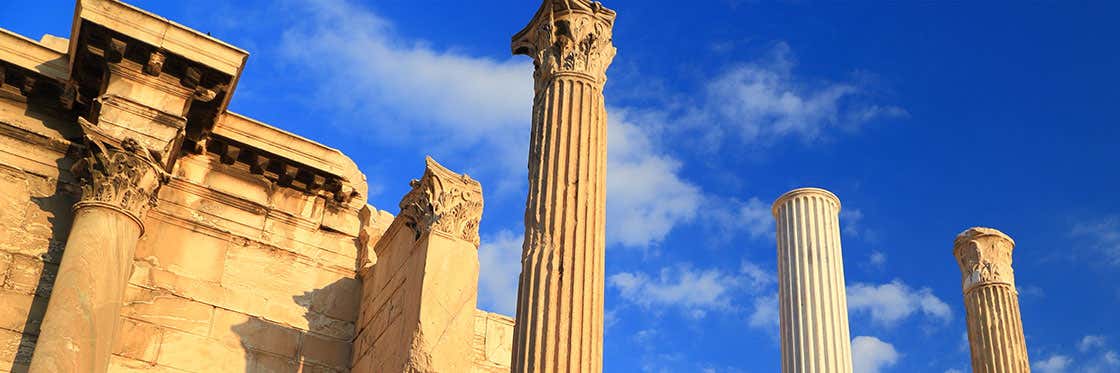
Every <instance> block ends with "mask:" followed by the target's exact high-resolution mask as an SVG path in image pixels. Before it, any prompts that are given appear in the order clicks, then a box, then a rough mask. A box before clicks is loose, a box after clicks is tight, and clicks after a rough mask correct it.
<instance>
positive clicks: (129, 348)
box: [113, 318, 163, 363]
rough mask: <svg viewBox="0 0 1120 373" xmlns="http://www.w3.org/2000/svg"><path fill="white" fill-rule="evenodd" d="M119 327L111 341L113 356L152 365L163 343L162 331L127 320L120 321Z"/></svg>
mask: <svg viewBox="0 0 1120 373" xmlns="http://www.w3.org/2000/svg"><path fill="white" fill-rule="evenodd" d="M119 325H120V326H119V327H118V328H119V329H117V335H116V340H115V341H113V354H115V355H120V356H123V357H127V358H130V359H135V360H141V361H146V362H149V363H154V362H155V361H156V356H157V354H158V353H159V346H160V344H162V343H163V330H162V329H160V328H159V327H157V326H155V325H153V324H149V323H145V322H139V321H136V320H132V319H128V318H124V319H122V320H121V321H120V324H119Z"/></svg>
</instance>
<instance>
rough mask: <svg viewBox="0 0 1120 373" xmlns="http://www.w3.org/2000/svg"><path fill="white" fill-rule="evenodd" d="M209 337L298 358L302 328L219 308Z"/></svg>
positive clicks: (215, 311)
mask: <svg viewBox="0 0 1120 373" xmlns="http://www.w3.org/2000/svg"><path fill="white" fill-rule="evenodd" d="M210 337H211V338H214V339H216V340H219V341H222V342H223V343H226V344H233V345H235V346H241V347H243V348H246V349H253V350H258V351H264V352H269V353H273V354H276V355H280V356H288V357H295V356H296V353H297V352H298V351H299V340H300V331H299V330H297V329H294V328H291V327H288V326H284V325H280V324H276V323H273V322H269V321H265V320H262V319H260V318H257V317H253V316H249V315H246V314H243V313H238V312H233V311H229V310H226V309H221V308H217V309H215V310H214V324H213V326H212V327H211V329H210Z"/></svg>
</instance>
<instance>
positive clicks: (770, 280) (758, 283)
mask: <svg viewBox="0 0 1120 373" xmlns="http://www.w3.org/2000/svg"><path fill="white" fill-rule="evenodd" d="M739 273H741V274H742V275H743V278H744V279H745V280H746V285H747V286H748V287H749V288H750V290H753V291H754V292H759V291H762V290H764V289H766V288H768V287H770V286H771V285H773V284H774V283H776V282H777V281H778V277H777V275H775V274H774V272H770V271H767V270H765V269H763V268H762V267H761V266H759V265H758V264H755V263H753V262H749V261H745V260H744V261H743V262H742V263H741V264H740V265H739Z"/></svg>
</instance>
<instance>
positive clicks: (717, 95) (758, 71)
mask: <svg viewBox="0 0 1120 373" xmlns="http://www.w3.org/2000/svg"><path fill="white" fill-rule="evenodd" d="M796 66H797V62H796V59H795V58H794V56H793V53H792V51H791V48H790V46H789V45H788V44H786V43H777V44H775V46H774V47H773V48H772V49H771V50H770V52H769V53H768V55H766V56H765V57H763V58H761V59H758V60H755V61H751V62H748V63H744V64H740V65H737V66H735V67H733V68H730V69H728V70H726V71H724V72H723V73H722V74H718V75H716V76H715V78H713V79H712V80H710V81H709V82H708V84H707V87H706V90H705V91H706V92H705V95H704V96H703V102H702V103H700V104H699V105H698V106H697V107H696V108H695V109H692V110H689V111H688V112H687V114H686V115H685V116H684V117H683V118H682V119H685V121H687V122H690V123H692V124H694V125H695V126H708V127H710V128H711V129H713V130H716V131H717V132H709V137H708V139H709V140H710V141H711V143H710V144H709V145H713V146H716V147H718V145H719V144H720V143H722V142H723V141H724V140H723V139H722V137H723V136H722V135H725V134H728V135H734V136H730V137H731V138H733V139H738V142H741V143H750V144H766V143H771V142H774V141H777V140H780V139H783V138H796V139H800V140H801V141H803V142H807V143H812V142H817V141H820V140H823V139H824V138H826V137H827V136H828V135H829V134H830V133H831V132H832V131H845V132H851V131H855V130H858V129H860V128H861V127H863V126H864V125H866V124H868V123H870V122H872V121H875V120H879V119H887V118H901V117H906V116H908V113H907V112H906V110H905V109H902V108H900V107H896V106H889V105H879V104H873V103H870V102H869V100H867V98H866V95H867V93H868V92H867V91H866V87H863V86H862V85H860V84H859V83H857V82H840V83H836V82H824V81H812V80H810V79H806V78H804V77H801V76H798V75H796V74H795V73H794V69H795V68H796Z"/></svg>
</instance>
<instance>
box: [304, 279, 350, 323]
mask: <svg viewBox="0 0 1120 373" xmlns="http://www.w3.org/2000/svg"><path fill="white" fill-rule="evenodd" d="M361 287H362V284H361V282H359V281H358V280H356V279H352V278H341V279H339V280H338V281H335V282H334V283H332V284H330V285H327V286H326V287H324V288H322V289H318V290H316V291H315V292H314V293H313V294H312V297H311V308H310V310H311V311H315V312H319V313H322V314H324V315H326V316H329V317H333V318H335V319H339V320H346V321H354V320H356V319H357V318H358V303H359V301H360V300H361Z"/></svg>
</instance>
